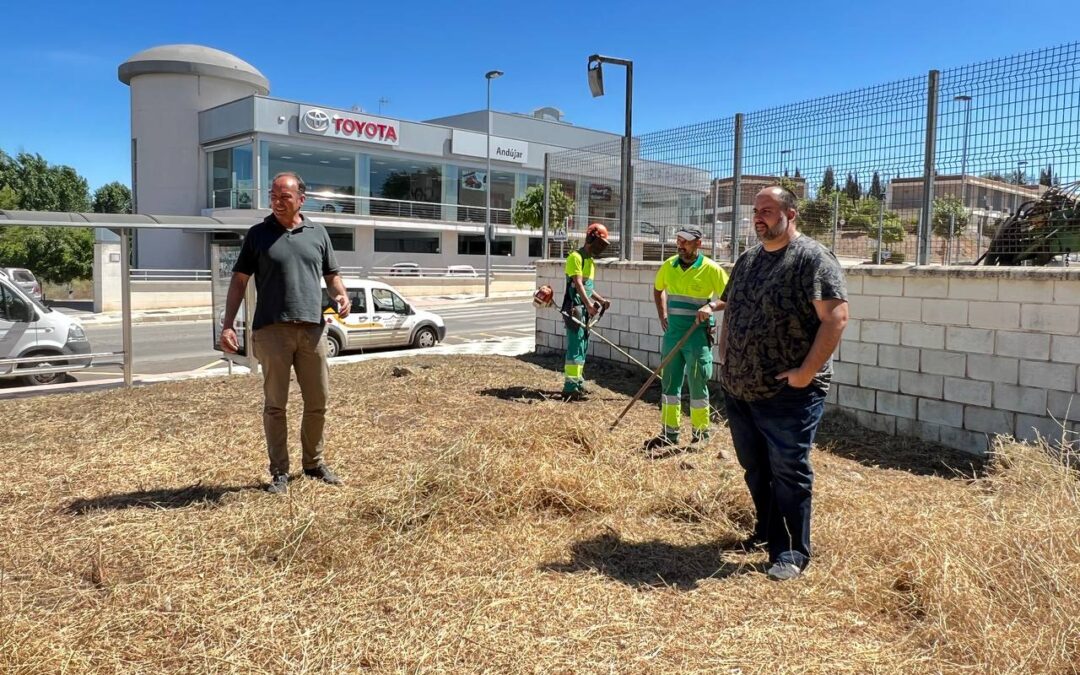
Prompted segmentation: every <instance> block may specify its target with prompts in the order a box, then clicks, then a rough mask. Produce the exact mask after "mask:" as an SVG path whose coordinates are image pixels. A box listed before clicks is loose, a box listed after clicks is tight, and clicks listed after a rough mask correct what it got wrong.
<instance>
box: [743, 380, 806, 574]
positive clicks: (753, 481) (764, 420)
mask: <svg viewBox="0 0 1080 675" xmlns="http://www.w3.org/2000/svg"><path fill="white" fill-rule="evenodd" d="M724 399H725V405H726V407H727V414H728V427H729V428H730V429H731V440H732V442H733V443H734V444H735V454H736V456H737V457H738V458H739V464H740V465H742V468H743V470H744V471H745V474H744V477H745V479H746V487H748V488H749V489H750V497H751V499H753V500H754V509H755V510H756V512H757V521H756V524H755V526H754V536H755V537H757V538H759V539H761V540H763V541H765V542H767V544H768V547H769V561H770V562H773V563H775V562H789V563H794V564H795V565H798V566H799V567H800V568H803V567H806V565H807V564H808V563H809V562H810V502H811V497H812V493H813V487H814V471H813V469H811V468H810V446H811V445H813V443H814V434H815V433H817V428H818V423H820V422H821V414H822V412H823V411H824V409H825V392H823V391H822V390H821V389H819V388H817V387H814V386H813V385H811V386H810V387H807V388H806V389H793V388H791V387H788V386H786V385H785V387H784V389H782V390H781V391H780V393H779V394H777V395H776V396H773V397H772V398H769V399H765V400H762V401H741V400H739V399H737V398H735V397H733V396H732V395H731V394H729V393H727V391H725V392H724Z"/></svg>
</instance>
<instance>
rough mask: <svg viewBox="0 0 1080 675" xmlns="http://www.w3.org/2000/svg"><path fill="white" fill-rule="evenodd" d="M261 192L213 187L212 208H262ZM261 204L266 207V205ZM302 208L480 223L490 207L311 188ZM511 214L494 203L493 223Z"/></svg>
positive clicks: (507, 221) (503, 221) (506, 220)
mask: <svg viewBox="0 0 1080 675" xmlns="http://www.w3.org/2000/svg"><path fill="white" fill-rule="evenodd" d="M349 189H351V188H349ZM258 193H259V191H258V190H254V189H220V190H214V191H212V192H211V199H210V207H209V208H212V209H254V208H260V207H259V206H258V203H259V202H258ZM480 194H482V193H480ZM264 201H265V200H264ZM261 208H266V206H263V207H261ZM301 210H302V211H304V212H306V213H324V214H340V215H346V216H351V215H362V216H372V217H375V218H380V217H381V218H395V219H413V220H416V219H418V220H433V221H439V222H446V223H476V224H478V225H482V224H484V223H485V222H486V212H487V209H486V208H485V206H484V205H482V204H459V203H448V202H431V201H424V200H410V199H391V198H389V197H367V196H357V195H352V194H349V193H348V192H332V191H316V192H308V193H307V199H306V201H305V202H304V206H303V207H302V208H301ZM510 214H511V209H509V208H505V207H496V206H492V207H491V223H492V224H493V225H513V222H512V220H511V217H510Z"/></svg>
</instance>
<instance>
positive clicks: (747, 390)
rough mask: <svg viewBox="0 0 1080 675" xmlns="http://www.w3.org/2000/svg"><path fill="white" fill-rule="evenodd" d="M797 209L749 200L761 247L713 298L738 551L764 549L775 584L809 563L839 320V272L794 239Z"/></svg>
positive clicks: (842, 296)
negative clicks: (734, 468) (749, 503)
mask: <svg viewBox="0 0 1080 675" xmlns="http://www.w3.org/2000/svg"><path fill="white" fill-rule="evenodd" d="M797 205H798V199H797V198H796V197H795V195H794V194H792V193H791V191H789V190H786V189H784V188H782V187H779V186H776V187H768V188H765V189H764V190H762V191H761V192H759V193H758V194H757V197H756V198H755V199H754V229H755V230H756V231H757V236H758V239H760V240H761V243H760V244H759V245H757V246H755V247H753V248H751V249H749V250H748V251H746V253H744V254H742V255H741V256H740V257H739V259H738V260H737V261H736V262H735V268H734V269H733V270H732V271H731V279H730V281H729V282H728V285H727V287H726V288H725V289H724V294H723V295H722V296H721V299H722V300H724V301H726V302H727V306H726V307H725V311H724V324H723V331H722V333H721V336H720V358H721V366H720V374H721V378H720V381H721V384H722V385H723V388H724V398H725V403H726V407H727V414H728V427H729V428H730V429H731V439H732V442H733V443H734V445H735V453H736V455H737V456H738V458H739V464H741V465H742V467H743V470H744V471H745V478H746V485H747V487H748V488H749V489H750V497H751V498H752V499H753V501H754V508H755V511H756V514H757V522H756V524H755V527H754V532H753V534H752V535H751V536H750V537H749V538H748V539H747V540H746V541H745V542H744V546H745V547H746V548H752V547H756V546H767V547H768V549H769V562H770V563H771V565H770V567H769V570H768V575H769V578H771V579H774V580H777V581H784V580H788V579H794V578H795V577H798V576H799V575H800V574H802V571H803V569H805V568H806V565H807V564H808V563H809V562H810V502H811V496H812V491H813V485H814V472H813V470H812V469H811V468H810V446H811V445H813V443H814V435H815V433H816V432H817V427H818V423H819V422H820V421H821V414H822V411H823V409H824V404H825V394H826V393H827V392H828V389H829V382H830V380H831V379H832V360H831V357H832V353H833V351H834V350H835V349H836V345H837V344H839V342H840V336H841V334H842V333H843V331H844V326H845V325H846V324H847V318H848V309H847V290H846V288H845V283H844V273H843V271H842V270H841V268H840V264H839V263H838V262H837V261H836V257H835V256H834V255H833V254H832V252H831V251H829V250H828V249H826V248H825V247H824V246H822V245H821V244H819V243H818V242H816V241H814V240H813V239H811V238H810V237H807V236H806V235H803V234H800V233H799V231H798V230H797V229H796V227H795V218H796V217H797V216H798V212H797V210H796V209H797Z"/></svg>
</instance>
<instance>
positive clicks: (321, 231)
mask: <svg viewBox="0 0 1080 675" xmlns="http://www.w3.org/2000/svg"><path fill="white" fill-rule="evenodd" d="M233 272H239V273H240V274H248V275H252V274H254V275H255V289H256V290H257V291H258V294H259V295H258V298H257V300H256V301H255V321H254V325H253V326H252V330H258V329H260V328H262V327H263V326H269V325H270V324H272V323H280V322H282V321H306V322H309V323H319V324H321V323H322V321H323V317H322V309H323V299H322V286H320V284H319V279H320V278H321V277H323V276H326V275H327V274H336V273H337V272H338V264H337V259H336V258H335V257H334V249H333V247H332V246H331V245H330V235H329V234H327V232H326V228H324V227H323V226H322V225H319V224H318V223H313V222H311V221H309V220H308V219H307V218H304V221H303V222H302V223H301V224H300V225H297V226H296V227H294V228H292V229H291V230H286V229H285V228H284V227H282V226H281V224H279V223H278V221H277V219H276V218H275V217H274V216H273V214H271V215H269V216H267V217H266V219H265V220H264V221H262V222H261V223H259V224H258V225H255V226H254V227H252V228H251V229H250V230H248V232H247V236H245V237H244V244H243V246H242V247H241V248H240V256H239V257H238V258H237V259H236V264H235V265H233Z"/></svg>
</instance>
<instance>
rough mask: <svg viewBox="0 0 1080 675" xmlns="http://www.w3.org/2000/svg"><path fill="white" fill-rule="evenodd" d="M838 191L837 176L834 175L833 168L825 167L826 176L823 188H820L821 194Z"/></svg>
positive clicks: (822, 184) (823, 180)
mask: <svg viewBox="0 0 1080 675" xmlns="http://www.w3.org/2000/svg"><path fill="white" fill-rule="evenodd" d="M834 190H836V175H835V174H834V173H833V168H832V167H831V166H827V167H825V176H824V177H823V178H822V179H821V187H820V188H818V192H820V193H829V192H832V191H834Z"/></svg>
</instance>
